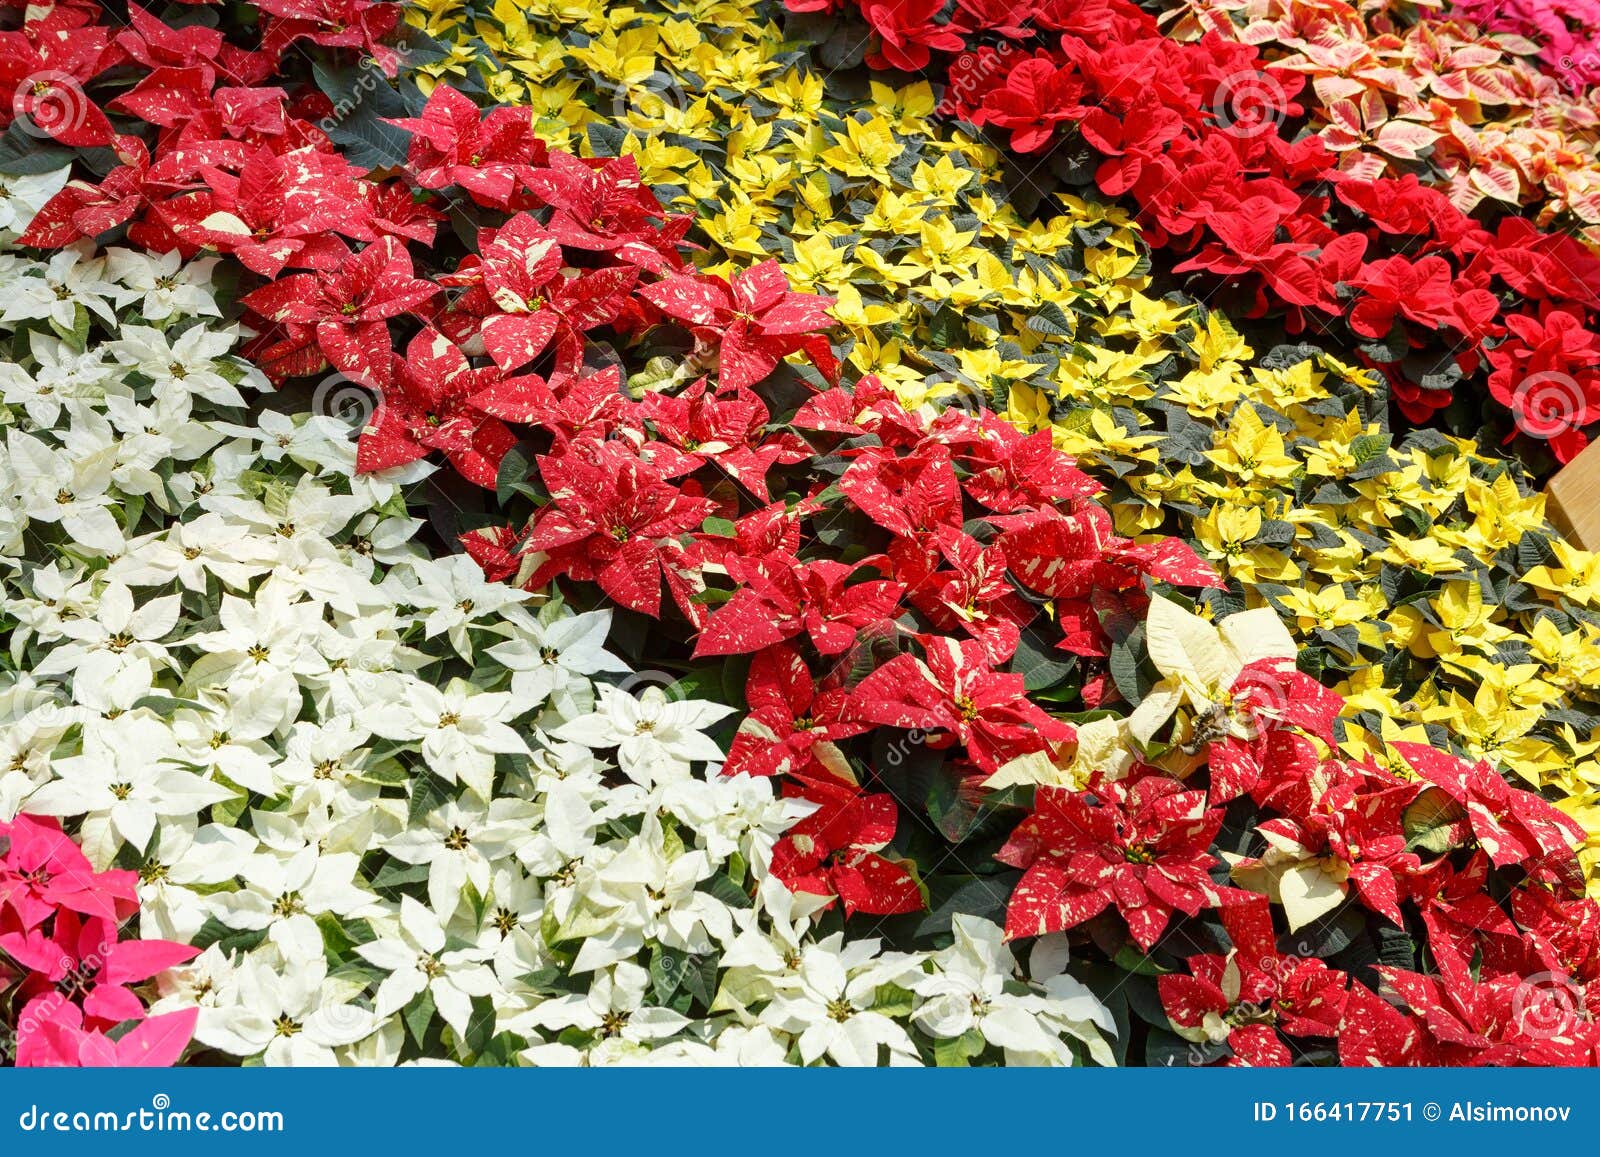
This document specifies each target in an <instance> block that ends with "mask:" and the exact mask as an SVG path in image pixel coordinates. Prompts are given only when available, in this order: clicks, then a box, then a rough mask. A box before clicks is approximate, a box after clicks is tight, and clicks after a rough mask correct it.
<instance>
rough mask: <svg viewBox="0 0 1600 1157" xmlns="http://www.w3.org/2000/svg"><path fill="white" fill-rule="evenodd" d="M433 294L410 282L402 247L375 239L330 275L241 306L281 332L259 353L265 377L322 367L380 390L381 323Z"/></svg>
mask: <svg viewBox="0 0 1600 1157" xmlns="http://www.w3.org/2000/svg"><path fill="white" fill-rule="evenodd" d="M438 291H439V287H438V286H437V285H435V284H434V283H433V282H431V281H425V280H423V279H421V278H419V277H417V276H416V275H415V273H414V271H413V268H412V264H411V254H410V253H409V252H408V251H407V250H406V247H405V246H404V245H403V244H401V243H400V242H399V241H397V240H396V239H395V238H393V237H381V238H379V239H378V240H377V241H375V242H373V243H372V244H371V245H368V246H366V247H365V248H364V249H362V250H361V251H360V252H359V253H355V254H353V255H351V256H349V257H347V258H346V259H344V260H343V261H341V262H340V263H339V264H338V266H337V267H335V268H332V269H327V270H321V271H319V272H317V273H297V274H293V275H291V276H289V277H285V278H282V279H280V280H278V281H275V282H273V283H272V284H270V285H265V286H262V287H261V288H260V289H258V290H256V291H255V292H253V293H250V294H247V295H246V296H245V297H244V298H243V301H242V304H243V305H244V306H245V307H246V308H247V309H252V310H254V311H255V312H257V313H259V314H260V315H261V316H263V317H265V318H267V319H268V320H269V321H272V322H276V323H278V324H279V325H281V326H282V327H283V328H284V330H286V331H287V335H288V336H286V337H283V338H281V339H279V340H277V341H273V342H270V343H268V344H266V345H265V347H264V348H262V349H261V350H260V351H259V355H258V361H259V363H260V364H261V366H262V368H263V369H265V370H266V371H267V372H268V373H269V374H272V375H273V376H276V377H291V376H297V375H300V374H305V373H311V372H314V371H315V369H316V367H317V365H318V364H319V363H321V362H322V361H323V359H326V361H327V363H328V364H331V365H332V366H333V367H334V369H336V370H338V371H339V372H341V373H343V374H345V375H347V376H348V377H350V378H353V379H354V380H356V381H358V382H361V383H363V384H364V385H371V386H380V387H381V386H386V385H388V384H389V383H390V381H391V379H392V375H391V366H392V363H393V360H394V351H393V339H392V337H391V335H390V333H389V326H388V322H389V320H390V319H391V318H395V317H399V316H401V315H402V314H406V313H412V312H414V311H415V310H416V309H417V307H418V306H420V305H422V304H423V303H424V302H425V301H427V300H428V299H429V298H430V297H432V296H433V295H434V294H436V293H437V292H438Z"/></svg>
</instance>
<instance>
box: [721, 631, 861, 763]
mask: <svg viewBox="0 0 1600 1157" xmlns="http://www.w3.org/2000/svg"><path fill="white" fill-rule="evenodd" d="M835 683H836V681H828V683H827V684H824V683H819V681H818V680H817V679H816V678H815V677H814V676H813V675H812V674H811V671H810V669H809V668H808V667H807V666H806V664H805V660H804V659H802V658H801V657H800V655H799V653H798V652H797V651H796V650H795V649H794V648H793V647H790V646H787V645H782V644H780V645H778V646H775V647H768V648H766V649H765V650H763V651H762V652H760V653H759V654H758V655H756V657H755V658H754V659H753V660H752V661H751V663H750V677H749V681H748V682H747V683H746V685H745V700H746V702H747V703H748V704H749V706H750V711H749V713H748V714H747V715H745V717H744V718H743V719H742V720H740V722H739V730H738V731H737V732H736V733H735V734H734V737H733V742H732V743H731V744H730V745H729V747H728V758H727V761H726V763H724V764H723V768H722V770H723V773H724V774H725V775H761V776H770V775H795V776H799V777H802V778H804V777H808V776H809V777H812V778H815V776H816V774H817V770H818V769H819V768H820V769H821V770H824V771H826V772H827V774H830V775H833V776H835V777H838V776H842V775H843V774H844V769H845V768H846V767H848V764H847V763H846V761H845V757H844V753H843V752H842V751H840V749H839V747H838V742H837V741H839V740H843V739H849V738H850V737H852V736H855V735H861V734H863V733H865V732H866V731H868V730H869V729H870V725H869V724H867V723H864V722H862V721H861V720H859V719H856V718H854V717H852V716H851V714H850V711H849V698H850V695H849V692H848V691H847V690H846V689H845V688H844V687H842V686H838V685H833V684H835Z"/></svg>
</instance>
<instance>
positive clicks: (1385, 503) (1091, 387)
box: [411, 0, 1600, 895]
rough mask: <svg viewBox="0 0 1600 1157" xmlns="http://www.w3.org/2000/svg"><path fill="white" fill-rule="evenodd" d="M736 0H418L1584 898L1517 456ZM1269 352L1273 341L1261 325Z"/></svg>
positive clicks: (723, 255) (1563, 708)
mask: <svg viewBox="0 0 1600 1157" xmlns="http://www.w3.org/2000/svg"><path fill="white" fill-rule="evenodd" d="M779 16H780V13H779V12H778V10H777V7H776V5H772V4H766V3H756V2H754V0H649V2H646V3H640V4H638V5H634V6H621V7H612V6H607V5H602V4H597V3H592V2H587V0H494V3H492V5H491V4H483V3H477V4H469V3H466V2H464V0H419V2H417V3H416V4H415V6H414V9H413V11H412V14H411V19H412V21H413V23H414V24H416V25H417V26H418V27H420V28H422V29H423V30H424V31H426V32H427V33H429V34H430V35H431V36H433V37H434V38H436V39H438V40H439V41H441V42H443V43H444V44H445V45H446V46H447V47H448V49H449V51H448V52H447V53H443V54H440V55H439V57H438V59H434V60H430V61H429V62H427V63H425V64H422V65H420V66H419V68H420V70H421V72H422V73H423V74H425V75H424V77H423V82H424V83H429V82H431V81H434V80H448V81H449V82H451V83H455V84H458V85H464V86H467V87H472V88H475V87H477V86H479V85H481V86H482V88H483V89H484V90H486V91H487V93H488V94H489V95H490V96H491V97H492V98H494V99H496V100H499V101H503V102H508V103H517V104H524V105H527V106H529V107H530V108H531V109H532V110H533V115H534V117H535V119H536V124H537V126H538V128H539V131H540V133H541V135H543V136H544V137H545V138H546V139H547V140H548V141H549V142H550V143H551V144H552V145H558V146H561V147H566V148H571V149H573V150H574V151H578V152H580V153H583V154H588V155H616V154H623V153H625V154H631V155H633V156H634V157H636V158H637V161H638V164H639V166H640V169H641V171H642V173H643V175H644V178H645V180H646V181H647V182H648V183H649V184H650V185H651V186H653V187H654V188H655V189H656V191H657V193H658V195H659V196H661V198H662V199H663V201H665V202H667V203H668V204H669V206H670V207H671V208H673V209H675V210H677V211H680V212H684V213H689V214H692V215H694V216H695V218H696V219H697V221H698V223H699V224H698V231H697V232H696V233H694V234H692V235H691V240H694V241H696V242H698V243H699V244H701V245H703V246H705V250H704V252H703V253H702V254H700V257H699V259H700V261H701V264H703V265H704V267H705V268H707V269H709V270H712V271H716V272H721V271H723V270H724V268H725V267H726V266H727V265H728V263H730V262H734V261H737V262H738V263H739V264H741V265H742V264H746V263H748V261H749V260H750V259H752V258H761V257H766V256H775V257H777V258H779V259H780V260H781V261H782V263H783V265H784V267H785V268H786V269H787V271H788V274H789V276H790V278H791V280H792V281H793V282H794V283H796V285H797V286H799V287H803V288H807V289H812V290H815V291H816V292H819V293H825V294H828V295H831V296H833V297H835V298H837V305H836V306H835V309H834V313H835V316H836V317H837V319H838V321H839V322H840V324H841V327H842V330H843V332H844V333H846V334H847V335H848V337H849V339H850V341H851V342H852V343H853V344H852V346H851V348H850V350H849V353H848V361H849V363H850V364H851V365H852V366H853V368H854V371H855V372H856V373H857V374H866V373H873V374H877V375H878V376H879V377H880V378H881V379H882V380H883V381H884V382H886V383H888V384H890V385H891V386H892V387H893V388H894V389H895V390H896V391H897V393H898V394H899V395H900V397H901V398H902V400H903V401H904V402H905V403H907V404H908V405H912V406H919V405H932V406H936V407H938V406H948V405H963V404H971V401H972V400H973V399H978V400H981V401H982V402H984V403H985V404H987V405H990V406H992V407H993V408H994V409H996V410H997V411H999V412H1000V413H1002V414H1003V415H1004V416H1005V417H1006V418H1008V419H1009V420H1010V421H1012V422H1013V423H1015V424H1016V425H1017V426H1018V427H1019V428H1022V429H1024V430H1028V431H1032V430H1035V429H1042V428H1051V429H1053V430H1054V436H1055V439H1056V441H1057V443H1058V445H1060V446H1061V447H1062V448H1063V449H1064V450H1067V451H1068V452H1070V453H1073V454H1075V455H1077V456H1078V457H1079V459H1080V462H1081V464H1082V465H1083V466H1084V467H1085V468H1086V469H1089V470H1091V471H1092V472H1094V473H1096V474H1097V476H1099V477H1100V478H1101V479H1102V480H1103V481H1105V483H1106V484H1107V486H1108V493H1107V501H1108V504H1109V506H1110V508H1111V509H1112V511H1113V513H1114V514H1115V517H1116V519H1117V522H1118V526H1119V529H1120V530H1121V531H1122V532H1124V533H1127V534H1138V533H1145V532H1154V531H1157V530H1161V531H1163V532H1166V533H1176V534H1181V535H1183V536H1184V537H1186V538H1188V539H1189V540H1190V541H1192V542H1194V543H1195V544H1196V545H1197V547H1198V548H1199V549H1200V550H1201V552H1202V553H1203V554H1204V555H1206V556H1207V557H1208V558H1210V559H1211V560H1212V561H1213V562H1214V563H1215V564H1216V566H1217V567H1218V568H1219V570H1220V571H1221V572H1222V573H1223V574H1224V575H1225V576H1226V577H1227V578H1228V579H1229V580H1230V588H1231V589H1230V591H1229V592H1227V593H1225V594H1223V595H1222V596H1221V599H1220V600H1219V601H1218V602H1215V603H1213V605H1212V610H1213V612H1215V611H1216V610H1219V609H1227V608H1229V607H1241V606H1247V605H1248V606H1260V605H1271V606H1273V607H1274V608H1276V609H1277V610H1278V612H1279V613H1280V614H1281V615H1282V616H1283V618H1284V620H1285V622H1286V623H1287V624H1288V625H1289V626H1290V629H1291V630H1292V631H1293V632H1294V634H1295V637H1296V639H1297V640H1298V641H1299V642H1300V643H1301V645H1302V647H1303V648H1304V649H1305V654H1304V655H1303V657H1302V664H1303V665H1306V666H1307V667H1308V669H1311V670H1313V671H1315V672H1316V673H1318V674H1320V675H1321V677H1322V678H1323V679H1324V681H1326V682H1329V683H1330V684H1335V685H1337V688H1338V690H1339V691H1340V692H1341V693H1342V694H1344V695H1345V696H1346V697H1347V698H1348V700H1349V701H1350V704H1351V714H1350V716H1349V718H1347V719H1346V724H1347V728H1346V736H1347V739H1346V746H1347V748H1348V749H1349V751H1350V752H1351V753H1352V754H1355V755H1360V754H1369V753H1370V754H1372V755H1373V756H1374V757H1375V758H1378V759H1380V760H1384V761H1385V762H1387V761H1388V760H1387V755H1386V741H1389V740H1393V739H1398V738H1406V737H1412V738H1422V737H1423V733H1424V732H1425V731H1428V730H1431V731H1432V732H1433V738H1434V739H1435V740H1436V741H1442V740H1444V739H1445V738H1446V737H1448V738H1449V739H1451V740H1453V741H1454V742H1455V743H1457V744H1459V745H1460V746H1461V747H1462V748H1463V749H1464V750H1465V751H1466V752H1468V753H1470V754H1472V755H1476V756H1482V757H1484V758H1487V759H1490V760H1492V761H1494V762H1496V763H1497V764H1498V765H1500V766H1502V767H1504V768H1506V769H1509V771H1510V772H1512V773H1513V774H1515V775H1516V776H1518V777H1521V779H1523V780H1525V781H1527V782H1528V783H1529V784H1531V785H1536V786H1540V787H1544V788H1547V789H1553V790H1551V791H1550V794H1551V795H1552V797H1553V798H1557V799H1558V800H1559V801H1560V803H1561V806H1563V807H1566V808H1567V809H1569V810H1570V811H1572V812H1573V814H1574V815H1576V816H1577V817H1578V818H1579V819H1580V820H1581V821H1582V822H1583V823H1584V824H1585V826H1586V827H1587V828H1588V830H1589V831H1590V832H1591V833H1593V839H1592V842H1593V844H1594V845H1595V846H1594V850H1593V851H1592V853H1590V854H1589V855H1588V856H1586V862H1595V863H1596V869H1597V870H1596V871H1595V872H1593V873H1591V874H1592V875H1593V876H1595V877H1596V887H1595V892H1596V894H1597V895H1600V761H1597V760H1596V758H1595V752H1596V750H1597V748H1600V558H1597V557H1596V556H1595V555H1592V554H1588V553H1585V552H1583V551H1580V550H1578V549H1576V548H1574V547H1572V546H1570V545H1569V544H1567V543H1565V542H1563V541H1562V540H1561V539H1560V538H1559V536H1557V534H1556V532H1555V531H1554V530H1552V529H1551V528H1550V526H1549V525H1548V524H1547V523H1546V522H1545V520H1544V513H1543V499H1542V497H1541V496H1539V495H1537V494H1534V493H1531V492H1530V491H1529V490H1528V488H1527V486H1526V485H1525V484H1522V483H1520V482H1519V479H1520V475H1519V473H1518V472H1517V470H1516V468H1515V466H1514V465H1513V464H1510V463H1507V462H1504V461H1500V460H1497V459H1495V458H1493V457H1491V456H1486V454H1484V453H1482V452H1479V451H1478V450H1477V449H1475V448H1474V446H1473V445H1472V444H1471V443H1468V442H1464V441H1461V440H1459V439H1455V438H1450V437H1447V436H1444V435H1442V434H1438V433H1435V432H1422V433H1418V434H1412V435H1411V436H1409V437H1405V438H1400V439H1393V438H1391V436H1390V435H1389V434H1388V433H1387V432H1386V428H1385V423H1384V415H1385V413H1386V410H1387V406H1386V402H1385V399H1384V398H1383V397H1382V395H1381V393H1380V392H1379V391H1378V388H1377V386H1376V385H1375V383H1374V382H1373V381H1372V380H1371V379H1370V378H1369V377H1368V375H1367V374H1366V373H1365V372H1364V371H1362V370H1361V369H1359V368H1357V367H1355V366H1353V365H1350V364H1347V363H1346V362H1344V361H1341V360H1340V359H1339V358H1338V357H1337V356H1336V353H1337V351H1328V350H1322V349H1317V348H1314V347H1313V346H1309V345H1281V346H1277V347H1276V348H1272V349H1259V350H1258V349H1255V348H1252V345H1251V339H1249V338H1247V337H1246V336H1243V335H1241V333H1240V332H1239V331H1238V330H1236V329H1235V327H1234V326H1233V325H1232V324H1230V322H1229V321H1228V320H1227V319H1226V318H1225V317H1223V316H1222V315H1221V314H1218V313H1215V312H1211V311H1208V310H1206V309H1205V308H1204V307H1203V306H1202V305H1199V304H1197V303H1194V302H1192V301H1189V300H1187V299H1185V298H1183V297H1182V296H1181V295H1179V294H1177V293H1162V292H1161V291H1160V289H1159V288H1158V287H1157V286H1156V284H1155V283H1154V281H1153V280H1152V275H1151V267H1150V261H1149V258H1148V255H1147V251H1146V249H1145V247H1144V246H1143V244H1142V243H1141V241H1140V238H1139V235H1138V232H1137V230H1136V228H1135V227H1134V226H1133V224H1132V222H1131V221H1130V219H1129V218H1128V216H1127V215H1126V214H1125V213H1123V212H1122V211H1121V210H1120V209H1117V208H1115V207H1108V206H1104V205H1100V204H1096V203H1093V202H1089V201H1084V200H1081V199H1078V198H1076V197H1071V196H1063V195H1060V194H1058V193H1055V194H1049V195H1048V196H1047V195H1046V194H1045V193H1043V192H1042V191H1041V190H1040V189H1039V188H1037V187H1036V185H1045V186H1047V187H1048V186H1049V185H1052V184H1054V183H1055V182H1054V180H1053V178H1049V177H1043V176H1040V177H1039V179H1038V180H1037V182H1036V181H1035V179H1034V178H1035V176H1036V175H1035V174H1030V173H1028V172H1022V171H1016V170H1015V169H1014V168H1013V169H1011V170H1010V171H1008V169H1007V163H1006V161H1005V159H1004V158H1003V157H1002V155H1001V154H1000V153H999V152H998V151H997V150H995V149H994V148H992V147H990V146H989V145H988V144H986V143H984V142H983V141H982V140H980V139H977V138H975V137H974V136H972V135H969V134H968V132H966V131H963V129H962V127H961V126H960V125H958V124H957V123H955V122H954V121H953V120H952V119H951V118H950V117H948V116H946V115H944V112H943V110H942V109H941V107H940V105H939V104H938V101H937V96H936V93H935V92H934V91H933V90H932V89H931V88H930V87H929V86H928V85H927V84H913V85H910V86H908V87H904V88H893V87H890V86H888V85H886V84H882V83H877V82H875V81H871V80H861V79H858V78H857V77H856V76H855V75H854V74H849V75H847V74H830V73H829V71H828V69H827V64H826V61H815V62H814V61H813V60H812V58H811V54H810V53H809V52H808V48H809V47H811V46H807V45H805V44H795V43H789V42H787V41H786V40H785V37H784V35H783V32H782V30H781V27H780V25H779V23H778V22H777V21H778V18H779ZM1257 344H1258V345H1262V344H1264V343H1262V342H1260V341H1259V339H1257Z"/></svg>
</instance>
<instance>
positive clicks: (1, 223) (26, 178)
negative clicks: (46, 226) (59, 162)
mask: <svg viewBox="0 0 1600 1157" xmlns="http://www.w3.org/2000/svg"><path fill="white" fill-rule="evenodd" d="M71 175H72V166H70V165H67V166H64V167H62V168H59V169H51V170H49V171H48V172H44V173H32V174H15V173H0V233H7V234H13V235H15V234H21V233H23V232H25V231H26V230H27V228H28V226H29V225H31V224H32V223H33V219H34V217H35V216H36V215H37V214H38V212H39V210H40V209H43V208H44V206H45V202H47V201H49V200H50V198H51V197H54V196H55V195H56V194H57V193H59V192H60V191H61V190H62V188H63V187H64V186H65V185H66V183H67V178H68V177H70V176H71Z"/></svg>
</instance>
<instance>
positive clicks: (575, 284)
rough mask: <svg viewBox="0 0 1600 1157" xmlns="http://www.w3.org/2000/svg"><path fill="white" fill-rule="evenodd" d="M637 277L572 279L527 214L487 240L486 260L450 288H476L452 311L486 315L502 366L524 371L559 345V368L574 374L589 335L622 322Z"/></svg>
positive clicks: (463, 271)
mask: <svg viewBox="0 0 1600 1157" xmlns="http://www.w3.org/2000/svg"><path fill="white" fill-rule="evenodd" d="M637 277H638V270H637V269H634V268H633V267H631V266H625V265H618V266H608V267H606V268H602V269H595V270H591V271H589V272H585V273H578V274H574V275H571V276H569V275H567V274H565V273H564V272H563V270H562V254H561V245H560V243H559V242H557V241H556V239H555V238H554V237H553V236H551V234H550V233H549V231H548V230H547V229H545V227H544V226H542V225H540V224H539V223H538V222H537V221H536V220H534V218H533V217H531V216H529V215H528V214H526V213H519V214H517V215H516V216H515V217H513V218H511V220H510V221H508V222H507V223H506V224H505V225H504V226H503V227H501V228H500V229H497V230H495V232H494V234H493V236H492V238H490V239H488V240H486V241H484V243H483V257H482V259H481V261H478V260H474V259H470V258H469V259H468V260H467V261H465V262H463V263H462V265H461V267H460V269H458V270H457V272H456V274H455V275H453V276H452V278H450V279H447V283H448V284H469V283H473V282H475V283H476V284H474V285H473V289H472V290H470V291H469V293H468V295H466V296H464V297H463V298H462V299H461V300H459V301H457V302H456V303H455V308H454V309H453V310H452V314H453V315H455V316H460V317H463V318H469V317H472V316H473V315H474V314H476V315H477V316H479V317H481V318H482V321H481V322H477V323H475V324H476V327H477V330H478V332H480V333H481V335H482V338H483V347H484V349H485V350H487V351H488V353H489V356H490V357H492V358H493V359H494V360H495V364H496V365H498V366H499V367H500V368H501V369H504V370H508V371H509V370H517V369H520V368H521V367H523V366H525V365H527V364H528V363H529V362H531V361H533V359H534V358H536V357H538V356H539V355H540V354H541V353H543V352H544V350H545V348H546V347H547V346H549V345H550V344H551V343H552V342H554V343H555V346H556V352H557V365H558V368H559V369H562V370H565V371H566V372H569V373H571V372H576V370H577V368H578V366H579V365H580V364H581V362H582V348H583V335H584V333H586V332H587V331H589V330H592V329H595V328H597V327H599V326H603V325H608V324H610V323H611V322H612V321H614V320H615V319H616V317H617V315H618V314H619V313H620V312H621V311H622V308H623V306H624V305H625V304H626V302H627V299H628V294H629V291H630V290H632V288H633V285H634V281H635V280H636V279H637Z"/></svg>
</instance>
